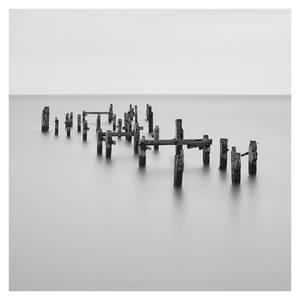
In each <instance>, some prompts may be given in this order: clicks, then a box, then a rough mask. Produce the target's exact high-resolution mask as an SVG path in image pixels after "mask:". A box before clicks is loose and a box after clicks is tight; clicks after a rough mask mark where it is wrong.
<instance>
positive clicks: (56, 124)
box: [54, 117, 59, 136]
mask: <svg viewBox="0 0 300 300" xmlns="http://www.w3.org/2000/svg"><path fill="white" fill-rule="evenodd" d="M54 123H55V131H54V135H56V136H58V126H59V121H58V119H57V117H55V121H54Z"/></svg>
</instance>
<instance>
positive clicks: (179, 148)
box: [175, 119, 183, 154]
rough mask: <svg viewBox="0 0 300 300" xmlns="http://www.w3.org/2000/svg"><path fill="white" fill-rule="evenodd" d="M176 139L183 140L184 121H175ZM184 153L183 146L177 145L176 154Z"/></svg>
mask: <svg viewBox="0 0 300 300" xmlns="http://www.w3.org/2000/svg"><path fill="white" fill-rule="evenodd" d="M175 139H176V140H182V139H183V128H182V120H181V119H176V120H175ZM181 153H182V145H181V144H178V145H175V154H181Z"/></svg>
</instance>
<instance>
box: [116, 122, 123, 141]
mask: <svg viewBox="0 0 300 300" xmlns="http://www.w3.org/2000/svg"><path fill="white" fill-rule="evenodd" d="M117 127H118V139H120V138H121V133H122V129H123V127H122V119H121V118H119V119H118V126H117Z"/></svg>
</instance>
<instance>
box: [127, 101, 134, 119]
mask: <svg viewBox="0 0 300 300" xmlns="http://www.w3.org/2000/svg"><path fill="white" fill-rule="evenodd" d="M128 115H129V119H130V121H132V120H133V117H134V110H133V107H132V104H129V111H128Z"/></svg>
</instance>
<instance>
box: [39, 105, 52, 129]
mask: <svg viewBox="0 0 300 300" xmlns="http://www.w3.org/2000/svg"><path fill="white" fill-rule="evenodd" d="M49 116H50V109H49V106H45V107H44V108H43V111H42V120H41V123H42V126H41V131H42V132H47V131H48V130H49Z"/></svg>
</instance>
